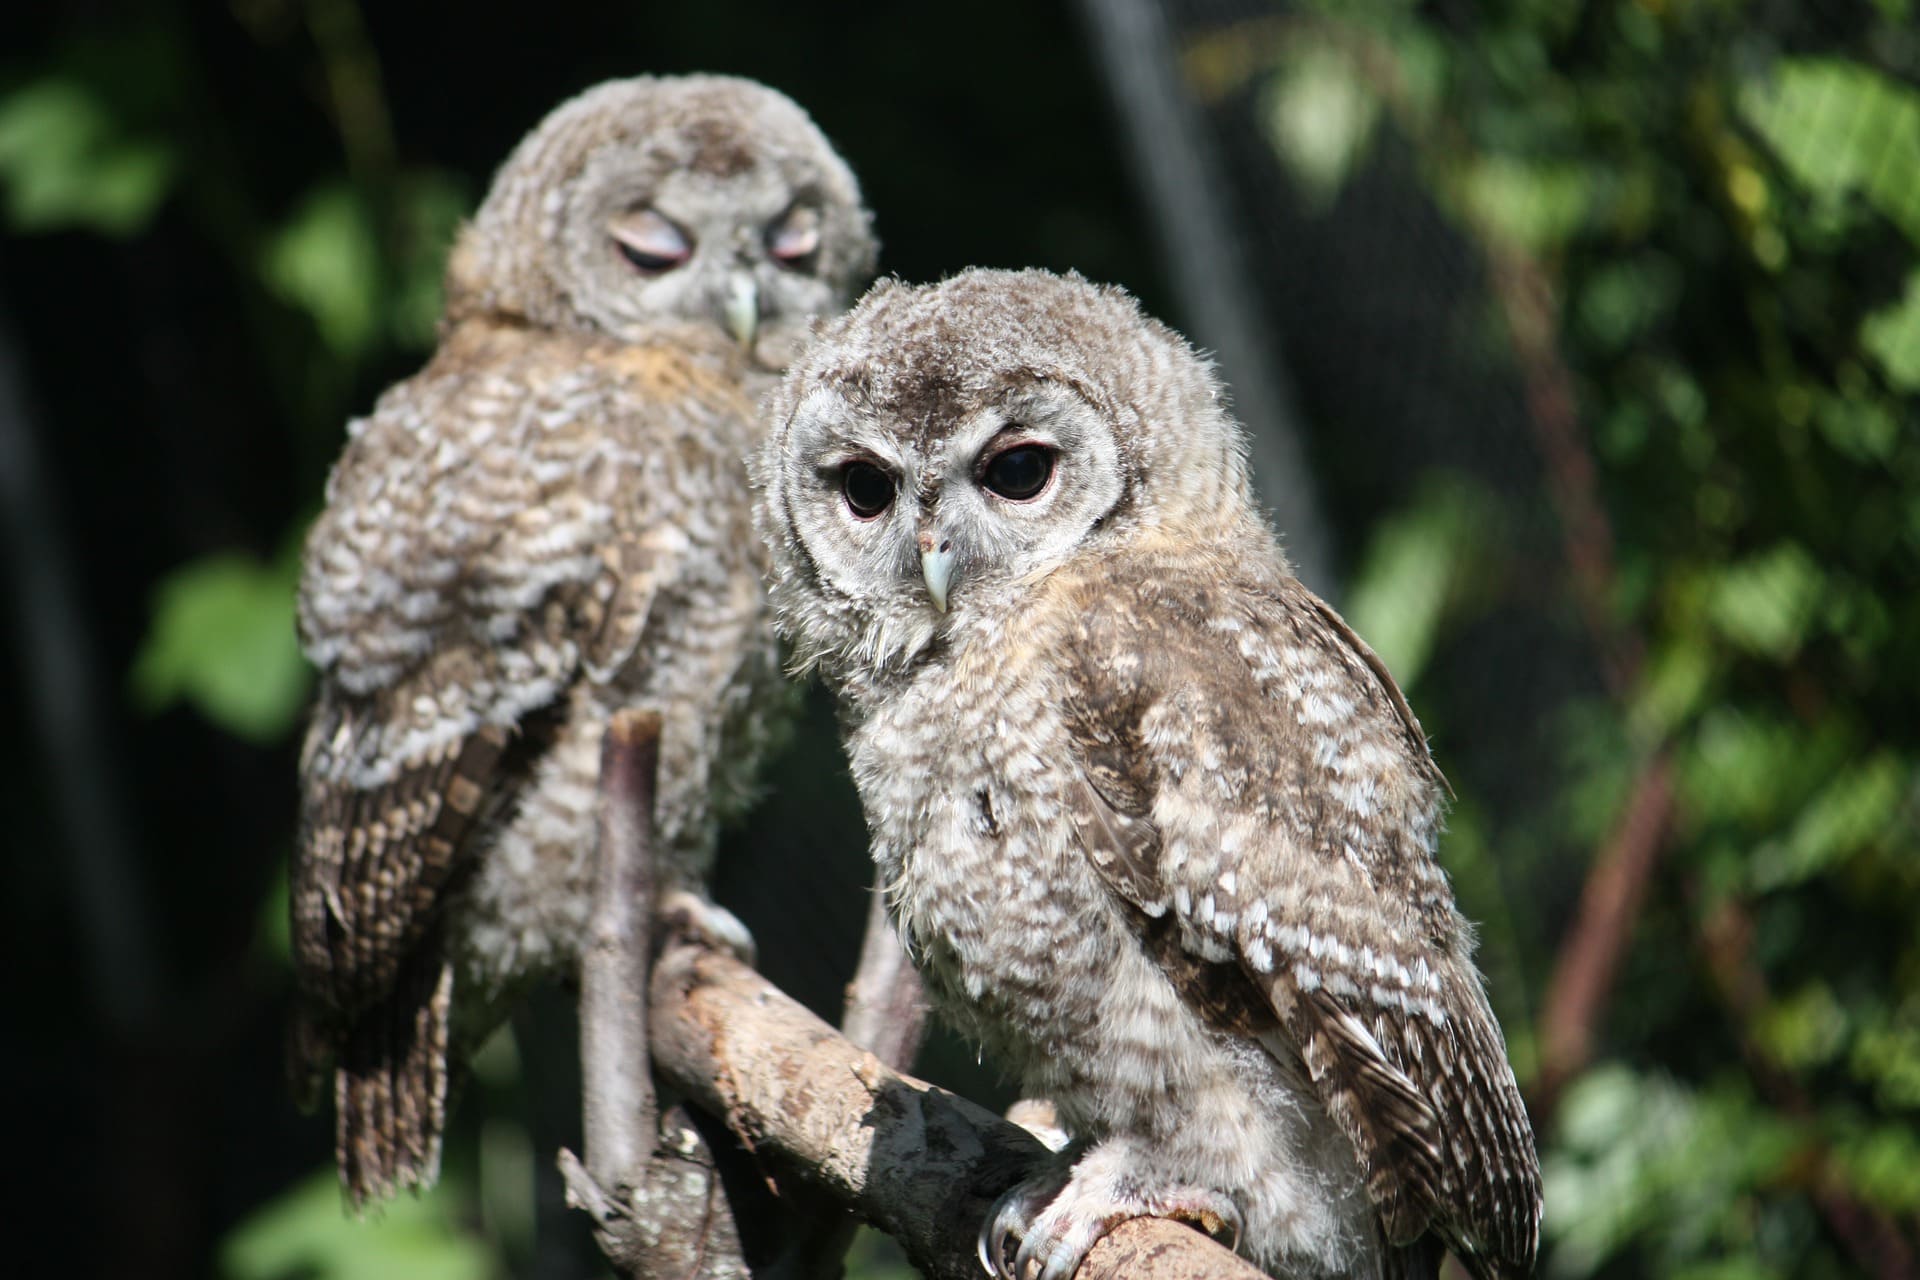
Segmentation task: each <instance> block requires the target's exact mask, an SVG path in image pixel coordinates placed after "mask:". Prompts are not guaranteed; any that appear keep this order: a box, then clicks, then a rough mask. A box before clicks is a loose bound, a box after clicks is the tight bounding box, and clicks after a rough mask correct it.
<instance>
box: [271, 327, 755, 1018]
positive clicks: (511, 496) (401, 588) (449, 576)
mask: <svg viewBox="0 0 1920 1280" xmlns="http://www.w3.org/2000/svg"><path fill="white" fill-rule="evenodd" d="M497 345H498V344H496V348H489V347H487V346H486V345H485V344H484V343H482V344H481V345H480V347H479V349H475V348H474V346H473V344H467V345H465V346H463V345H462V344H461V343H460V341H459V335H456V336H455V339H454V340H452V341H451V342H450V343H449V344H448V346H447V347H445V348H443V351H442V354H441V356H440V357H437V358H436V360H435V361H434V363H433V364H431V365H429V366H428V368H427V369H426V370H424V371H423V372H422V373H421V374H420V375H418V376H417V377H416V378H415V379H412V380H410V381H409V382H407V383H403V384H401V385H400V386H398V387H396V388H394V389H393V390H392V391H390V392H389V393H388V394H387V395H386V396H384V397H382V399H381V402H380V404H379V405H378V406H377V407H376V409H375V412H374V413H373V415H372V416H371V417H370V418H369V419H367V420H365V421H364V422H361V423H358V424H356V426H355V428H354V432H355V437H354V439H353V441H352V442H351V444H350V445H349V447H348V449H347V451H346V453H345V454H344V455H343V457H342V459H341V462H340V464H339V466H338V467H337V468H336V470H335V472H334V475H333V477H332V479H331V480H330V482H329V485H328V508H327V511H326V512H325V514H324V515H323V516H322V517H321V518H320V520H319V522H318V523H317V524H316V525H315V527H314V529H313V532H312V534H311V535H310V537H309V539H308V544H307V554H306V561H305V571H304V575H303V578H302V581H301V589H300V623H301V636H302V641H303V646H304V647H305V649H306V651H307V653H308V656H309V657H310V658H311V659H312V660H313V661H314V663H315V664H316V666H318V667H319V669H320V673H321V689H320V695H319V698H318V701H317V705H316V708H315V713H314V718H313V721H312V724H311V728H310V730H309V733H308V737H307V743H306V749H305V752H304V754H303V758H302V765H301V769H302V776H303V790H302V824H301V826H302V830H301V835H300V842H299V848H298V852H297V855H296V858H295V862H294V872H293V880H292V886H291V888H292V904H293V918H294V956H295V964H296V971H297V974H298V976H299V978H300V983H301V987H302V990H303V992H304V993H305V994H306V995H308V996H309V997H310V998H312V999H313V1000H315V1001H316V1002H317V1003H318V1004H319V1005H320V1007H321V1008H323V1009H325V1010H327V1011H329V1012H331V1013H332V1014H334V1015H336V1016H337V1017H344V1018H348V1019H350V1018H353V1017H355V1016H357V1015H358V1014H360V1013H361V1012H362V1011H363V1010H365V1009H367V1008H369V1007H370V1006H372V1005H374V1004H375V1003H376V1002H379V1001H380V1000H382V999H383V998H385V997H386V996H387V995H388V994H389V993H390V992H392V991H393V989H394V986H395V983H396V982H397V981H398V980H399V979H400V975H401V968H402V966H403V964H404V963H405V962H406V961H407V959H408V958H409V956H410V955H411V954H412V953H413V952H414V951H415V950H416V948H418V947H419V946H420V944H421V940H422V938H423V937H424V936H425V935H426V933H427V932H428V930H429V929H430V928H431V927H432V924H433V922H434V920H435V918H436V915H437V912H438V908H439V907H440V905H441V903H442V901H443V899H444V897H445V894H446V892H447V890H448V888H449V886H450V884H451V883H452V882H453V880H454V878H455V877H456V876H457V875H458V874H459V873H460V871H461V868H462V866H463V864H464V862H465V861H466V860H467V858H468V855H469V854H470V852H471V850H472V848H473V846H474V841H473V837H474V835H475V834H476V832H477V830H478V829H479V828H480V827H482V826H484V825H485V823H486V821H487V820H488V818H489V816H490V815H491V814H493V813H494V812H496V811H498V810H500V809H501V808H502V807H503V806H505V805H507V804H509V803H511V799H512V794H513V791H514V789H515V788H516V786H517V785H518V783H519V781H520V780H521V779H522V778H524V777H525V776H526V774H527V772H528V770H529V769H530V767H531V764H532V761H533V760H534V759H535V758H537V756H538V754H539V751H540V750H541V749H542V747H543V746H544V745H545V742H544V738H545V736H546V734H547V733H548V732H549V731H550V730H551V729H552V727H554V725H555V724H556V723H557V721H558V719H559V718H560V717H561V716H562V715H563V714H564V712H565V709H566V707H565V700H566V698H567V695H568V693H569V690H570V689H571V688H572V687H573V686H574V685H575V684H576V682H578V681H580V680H582V679H593V680H606V679H610V678H612V676H613V675H614V674H615V673H616V672H618V671H620V670H621V669H622V668H623V667H624V666H625V665H626V664H627V663H628V662H630V661H631V660H632V659H633V657H634V655H635V652H636V649H637V646H638V644H639V641H640V638H641V635H642V633H643V632H644V631H645V629H646V623H647V618H648V616H649V611H650V609H651V608H652V605H653V602H654V599H655V596H656V593H657V591H658V590H659V589H660V586H661V584H662V583H664V582H666V581H668V580H670V579H672V577H673V576H674V574H675V565H676V563H677V562H678V560H679V557H680V553H681V552H682V550H683V549H684V548H685V546H686V544H687V539H686V536H685V534H684V533H683V531H682V529H681V525H682V523H683V517H684V515H685V512H684V507H685V506H686V505H687V504H688V503H689V502H691V501H692V498H691V497H690V496H687V495H686V494H685V493H684V491H685V489H686V477H685V472H686V471H687V469H688V468H689V466H694V465H715V464H714V463H713V461H712V455H713V454H714V453H715V450H714V448H713V444H712V442H713V441H714V439H715V438H716V437H718V438H722V439H724V438H726V436H727V435H728V430H727V429H730V430H731V431H733V432H735V433H737V432H738V431H739V430H740V428H739V427H738V426H737V425H736V424H738V423H739V422H741V421H744V420H746V418H747V417H748V416H749V415H750V414H751V409H752V406H751V404H750V403H749V402H748V401H747V400H746V399H745V397H744V394H743V393H742V392H741V391H740V390H739V389H738V387H737V385H735V384H733V383H731V382H729V381H728V380H727V379H726V378H725V377H723V376H721V375H720V374H719V373H717V372H716V371H714V370H713V369H710V368H706V367H704V366H702V365H700V363H699V362H698V361H697V360H690V359H688V358H687V357H686V354H685V353H684V352H681V351H679V350H677V349H675V347H673V346H671V345H667V344H662V345H661V346H659V347H639V348H616V349H602V348H598V347H588V346H583V344H579V343H569V342H564V341H560V340H558V339H548V340H545V341H540V340H536V339H534V338H532V337H530V336H528V335H524V334H521V335H519V336H518V341H516V342H514V343H513V344H512V345H511V350H508V351H502V350H500V349H497ZM476 365H477V366H479V371H477V372H476V371H474V366H476ZM723 428H727V429H723Z"/></svg>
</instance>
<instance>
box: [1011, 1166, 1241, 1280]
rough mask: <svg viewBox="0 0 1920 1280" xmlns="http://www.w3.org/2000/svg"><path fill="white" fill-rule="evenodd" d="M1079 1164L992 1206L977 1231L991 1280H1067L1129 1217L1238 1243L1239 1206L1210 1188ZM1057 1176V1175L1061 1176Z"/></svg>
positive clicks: (1043, 1175)
mask: <svg viewBox="0 0 1920 1280" xmlns="http://www.w3.org/2000/svg"><path fill="white" fill-rule="evenodd" d="M1107 1156H1109V1153H1108V1152H1107V1151H1104V1150H1102V1149H1101V1148H1098V1147H1096V1148H1094V1149H1093V1150H1092V1151H1091V1152H1090V1153H1089V1154H1088V1156H1087V1158H1086V1159H1084V1160H1083V1161H1081V1162H1080V1163H1078V1164H1075V1165H1073V1166H1071V1168H1070V1169H1068V1167H1067V1166H1064V1165H1063V1166H1060V1167H1056V1168H1054V1169H1050V1170H1048V1171H1046V1172H1044V1173H1040V1174H1036V1175H1035V1176H1033V1177H1031V1178H1028V1179H1027V1180H1026V1181H1025V1182H1022V1183H1020V1184H1019V1185H1017V1186H1015V1187H1014V1188H1013V1189H1012V1190H1011V1191H1008V1192H1007V1193H1006V1194H1005V1195H1003V1196H1001V1197H1000V1198H999V1199H998V1200H996V1201H994V1204H993V1207H992V1208H991V1209H989V1210H988V1211H987V1220H986V1223H985V1224H984V1225H983V1226H982V1227H981V1229H980V1265H981V1266H982V1267H985V1268H986V1271H987V1274H988V1275H990V1276H994V1277H997V1280H1069V1278H1070V1277H1071V1276H1072V1275H1073V1273H1074V1272H1075V1271H1077V1270H1079V1269H1080V1264H1081V1262H1082V1261H1084V1260H1085V1259H1086V1256H1087V1254H1088V1252H1089V1251H1091V1250H1092V1248H1093V1246H1094V1245H1096V1244H1098V1243H1099V1242H1100V1239H1101V1237H1103V1236H1105V1235H1106V1234H1107V1233H1108V1232H1110V1231H1112V1230H1113V1229H1114V1228H1115V1227H1117V1226H1119V1225H1120V1224H1121V1223H1123V1222H1125V1221H1127V1220H1128V1219H1130V1218H1172V1219H1174V1220H1175V1221H1178V1222H1184V1223H1186V1224H1187V1225H1188V1226H1191V1227H1195V1228H1197V1229H1199V1230H1200V1231H1203V1232H1205V1233H1206V1234H1208V1235H1210V1236H1212V1237H1214V1238H1215V1239H1216V1240H1219V1241H1220V1242H1221V1243H1222V1244H1225V1245H1226V1246H1227V1247H1228V1248H1233V1247H1234V1246H1235V1245H1236V1244H1237V1243H1238V1242H1239V1239H1240V1227H1241V1218H1240V1210H1239V1207H1238V1206H1236V1205H1235V1204H1234V1203H1233V1201H1232V1200H1231V1199H1229V1198H1228V1197H1227V1196H1226V1195H1225V1194H1223V1193H1222V1192H1219V1191H1215V1190H1213V1189H1212V1188H1210V1187H1195V1186H1160V1187H1147V1186H1143V1185H1142V1184H1141V1182H1140V1180H1139V1178H1137V1177H1134V1176H1127V1175H1126V1174H1124V1173H1123V1172H1121V1171H1118V1170H1115V1169H1110V1168H1108V1167H1106V1166H1111V1165H1116V1164H1118V1163H1120V1162H1119V1161H1117V1160H1114V1159H1110V1158H1103V1157H1107ZM1063 1174H1064V1176H1063Z"/></svg>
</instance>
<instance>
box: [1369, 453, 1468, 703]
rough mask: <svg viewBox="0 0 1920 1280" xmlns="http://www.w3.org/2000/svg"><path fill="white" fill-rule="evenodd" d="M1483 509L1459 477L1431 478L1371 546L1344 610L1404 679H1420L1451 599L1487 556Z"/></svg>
mask: <svg viewBox="0 0 1920 1280" xmlns="http://www.w3.org/2000/svg"><path fill="white" fill-rule="evenodd" d="M1485 513H1486V502H1485V500H1484V499H1480V500H1476V498H1475V497H1474V495H1473V493H1472V492H1471V491H1470V490H1469V489H1468V487H1467V486H1465V485H1464V484H1462V483H1461V482H1458V481H1453V480H1435V481H1430V482H1429V483H1428V484H1427V485H1426V486H1425V487H1424V488H1423V489H1422V490H1421V491H1420V493H1419V494H1418V495H1417V496H1416V497H1415V499H1414V501H1413V504H1412V505H1411V506H1409V507H1407V508H1406V509H1405V510H1403V511H1401V512H1399V513H1398V514H1396V515H1394V516H1392V517H1390V518H1388V519H1387V520H1385V521H1383V522H1382V523H1381V524H1380V526H1379V527H1378V528H1377V529H1376V530H1375V531H1374V535H1373V538H1372V540H1371V541H1370V542H1369V543H1368V544H1367V549H1366V553H1365V554H1364V555H1363V556H1362V557H1361V560H1360V567H1359V569H1358V571H1357V572H1355V574H1354V575H1353V584H1352V587H1351V589H1350V590H1349V591H1348V593H1347V600H1346V606H1345V610H1344V612H1345V613H1346V616H1347V620H1348V621H1349V622H1351V623H1352V624H1353V629H1354V630H1355V631H1357V632H1359V633H1360V634H1361V635H1363V636H1365V637H1366V639H1367V643H1368V644H1369V645H1371V646H1372V647H1373V649H1374V652H1376V653H1378V654H1379V655H1380V659H1381V661H1383V662H1385V663H1386V664H1387V669H1388V670H1389V671H1391V672H1393V673H1394V675H1395V677H1397V678H1398V679H1399V681H1400V683H1401V684H1403V685H1411V684H1413V683H1415V682H1416V681H1417V680H1419V678H1420V673H1421V672H1422V671H1423V670H1425V669H1426V665H1427V659H1428V657H1429V656H1431V654H1432V651H1433V643H1434V639H1435V637H1436V636H1437V635H1438V633H1439V629H1440V623H1441V619H1442V616H1443V615H1444V613H1445V612H1446V608H1447V605H1448V603H1449V602H1450V601H1451V600H1452V599H1454V598H1455V597H1456V596H1457V594H1458V593H1459V591H1460V589H1461V587H1462V586H1463V584H1465V582H1466V581H1467V575H1468V574H1469V572H1470V571H1472V570H1473V569H1474V567H1475V566H1477V565H1479V564H1480V563H1481V562H1482V561H1483V560H1484V558H1485V557H1484V556H1483V555H1482V554H1481V551H1482V544H1483V543H1484V542H1485V538H1484V530H1485Z"/></svg>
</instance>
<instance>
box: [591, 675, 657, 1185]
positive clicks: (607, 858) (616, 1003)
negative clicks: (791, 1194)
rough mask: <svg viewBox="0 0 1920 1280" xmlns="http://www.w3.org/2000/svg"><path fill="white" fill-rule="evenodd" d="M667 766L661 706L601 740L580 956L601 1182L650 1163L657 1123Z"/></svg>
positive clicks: (619, 717) (620, 721)
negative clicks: (657, 922)
mask: <svg viewBox="0 0 1920 1280" xmlns="http://www.w3.org/2000/svg"><path fill="white" fill-rule="evenodd" d="M659 766H660V717H659V715H658V714H656V713H654V712H651V711H631V710H630V711H622V712H619V713H617V714H616V715H615V716H614V717H613V719H612V721H611V722H610V723H609V724H608V725H607V731H606V737H605V738H604V740H603V741H602V743H601V747H600V821H599V836H600V840H599V855H598V857H597V859H596V861H595V869H594V886H593V909H592V914H591V916H590V917H589V919H588V923H587V947H586V952H585V954H584V955H583V956H582V958H581V962H580V1083H581V1094H582V1100H581V1105H582V1112H583V1121H584V1127H583V1134H584V1137H585V1141H586V1149H587V1169H588V1171H589V1172H591V1173H592V1174H593V1176H594V1177H595V1178H596V1179H598V1180H599V1182H600V1185H601V1186H602V1187H615V1186H618V1185H620V1183H621V1181H622V1180H623V1179H628V1178H631V1177H632V1176H633V1174H634V1172H635V1171H636V1170H638V1169H640V1168H642V1167H643V1166H644V1165H645V1163H646V1160H647V1157H648V1156H650V1155H652V1154H653V1143H654V1136H655V1132H656V1131H655V1120H654V1109H653V1081H652V1079H651V1077H650V1075H649V1073H648V1070H647V1043H646V1026H647V970H648V961H649V958H650V955H651V950H652V943H653V937H652V932H653V908H654V900H655V896H656V890H657V886H656V884H655V879H656V877H655V874H654V859H653V847H652V846H653V832H652V826H653V793H654V779H655V775H656V774H657V773H658V771H659Z"/></svg>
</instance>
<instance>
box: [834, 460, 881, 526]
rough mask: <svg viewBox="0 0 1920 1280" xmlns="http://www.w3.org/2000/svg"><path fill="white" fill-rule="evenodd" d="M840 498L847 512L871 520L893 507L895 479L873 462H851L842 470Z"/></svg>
mask: <svg viewBox="0 0 1920 1280" xmlns="http://www.w3.org/2000/svg"><path fill="white" fill-rule="evenodd" d="M840 496H841V497H843V498H845V499H846V500H847V510H849V511H851V512H853V514H854V515H856V516H858V517H859V518H860V519H862V520H871V519H873V518H874V517H875V516H877V515H879V514H880V513H881V512H882V511H885V510H886V509H887V508H888V507H890V506H892V505H893V477H892V476H890V475H888V474H887V473H886V472H885V471H884V470H882V469H881V468H879V467H876V466H874V465H873V464H872V463H871V462H849V463H848V464H847V465H846V466H844V467H842V468H841V469H840Z"/></svg>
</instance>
